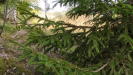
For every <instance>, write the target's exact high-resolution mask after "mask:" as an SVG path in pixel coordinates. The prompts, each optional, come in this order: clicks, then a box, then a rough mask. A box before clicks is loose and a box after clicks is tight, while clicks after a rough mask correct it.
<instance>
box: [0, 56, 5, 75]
mask: <svg viewBox="0 0 133 75" xmlns="http://www.w3.org/2000/svg"><path fill="white" fill-rule="evenodd" d="M5 71H6V64H5V62H4V60H3V59H2V58H0V75H3V74H4V72H5Z"/></svg>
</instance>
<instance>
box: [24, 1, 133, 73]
mask: <svg viewBox="0 0 133 75" xmlns="http://www.w3.org/2000/svg"><path fill="white" fill-rule="evenodd" d="M59 3H60V4H61V5H63V6H66V5H70V6H71V5H72V6H73V8H72V9H71V10H70V11H69V12H68V13H67V15H68V16H69V17H70V18H73V17H78V16H81V15H86V16H90V15H93V16H94V18H93V22H94V25H93V26H92V27H89V25H87V26H76V25H73V24H70V23H65V22H63V21H57V22H55V21H51V20H48V19H44V18H41V17H39V16H37V15H35V14H34V13H31V12H30V11H26V12H24V13H23V15H24V16H27V15H28V18H25V19H22V22H21V23H22V25H23V24H24V25H25V26H26V27H27V28H28V29H29V35H28V39H27V42H26V46H31V45H34V46H35V45H37V48H39V49H40V50H42V52H44V53H38V51H37V50H31V49H29V48H28V49H27V48H26V49H25V47H24V46H23V48H24V49H23V51H24V53H23V55H24V56H23V58H24V57H26V58H29V61H30V63H31V64H35V65H36V70H39V72H40V73H42V74H43V75H46V74H48V75H49V74H50V73H52V74H55V75H63V74H67V75H71V74H72V75H78V74H79V75H91V74H92V75H95V74H96V75H131V74H133V72H132V70H133V68H132V65H133V47H132V45H133V30H132V28H133V22H132V20H133V11H132V10H133V6H132V5H131V4H126V1H124V0H121V1H117V2H114V1H113V0H59ZM31 18H38V19H39V21H43V23H42V24H39V23H38V24H33V25H31V24H30V25H29V24H27V22H28V20H29V19H31ZM49 27H52V28H49ZM45 28H49V30H50V31H51V32H52V33H53V34H48V33H47V32H44V30H45ZM79 29H80V30H81V31H79V32H77V31H78V30H79ZM49 52H54V53H60V54H61V55H62V56H63V57H64V60H66V61H69V62H71V64H70V63H69V62H66V61H64V60H63V61H62V60H61V61H60V59H56V58H54V59H53V58H52V59H51V58H49V57H48V56H46V54H47V53H49ZM53 57H54V56H53ZM72 64H74V65H77V66H78V67H73V66H72ZM103 64H105V65H103ZM79 67H82V68H81V69H82V70H81V69H79ZM99 67H100V68H99ZM84 68H85V69H84ZM86 68H87V69H89V72H88V71H86ZM93 70H95V71H93Z"/></svg>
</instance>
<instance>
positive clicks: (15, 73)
mask: <svg viewBox="0 0 133 75" xmlns="http://www.w3.org/2000/svg"><path fill="white" fill-rule="evenodd" d="M5 73H6V75H22V74H24V75H32V74H31V71H30V70H27V69H26V68H25V64H23V63H20V62H18V61H15V59H12V58H10V59H3V58H0V75H4V74H5Z"/></svg>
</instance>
